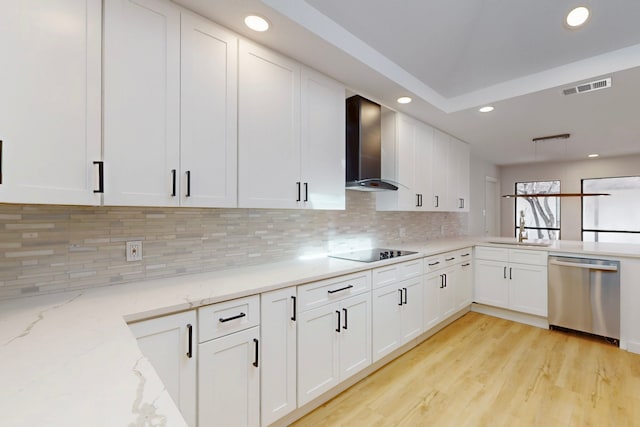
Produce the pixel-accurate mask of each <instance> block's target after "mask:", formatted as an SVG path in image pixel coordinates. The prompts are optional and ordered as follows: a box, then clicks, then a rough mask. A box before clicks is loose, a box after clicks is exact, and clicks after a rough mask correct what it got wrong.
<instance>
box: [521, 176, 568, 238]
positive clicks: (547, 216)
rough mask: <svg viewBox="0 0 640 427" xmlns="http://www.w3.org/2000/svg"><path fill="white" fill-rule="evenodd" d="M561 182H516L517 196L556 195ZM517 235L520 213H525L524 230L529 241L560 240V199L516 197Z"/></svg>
mask: <svg viewBox="0 0 640 427" xmlns="http://www.w3.org/2000/svg"><path fill="white" fill-rule="evenodd" d="M559 192H560V181H533V182H516V193H515V194H556V193H559ZM515 205H516V212H515V218H516V221H515V225H516V229H515V235H516V237H517V236H518V231H519V227H520V212H524V229H525V230H526V231H527V237H528V238H529V239H549V240H558V239H559V238H560V198H559V197H548V196H542V197H540V196H531V197H516V203H515Z"/></svg>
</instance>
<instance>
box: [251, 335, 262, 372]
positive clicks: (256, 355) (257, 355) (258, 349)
mask: <svg viewBox="0 0 640 427" xmlns="http://www.w3.org/2000/svg"><path fill="white" fill-rule="evenodd" d="M253 343H254V344H255V346H256V353H255V358H254V359H253V366H255V367H256V368H257V367H258V358H259V357H260V343H259V342H258V339H257V338H254V339H253Z"/></svg>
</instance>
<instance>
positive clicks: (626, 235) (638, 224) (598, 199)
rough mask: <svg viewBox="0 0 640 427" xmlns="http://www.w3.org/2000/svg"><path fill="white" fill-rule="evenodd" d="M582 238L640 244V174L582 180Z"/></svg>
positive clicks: (587, 240)
mask: <svg viewBox="0 0 640 427" xmlns="http://www.w3.org/2000/svg"><path fill="white" fill-rule="evenodd" d="M582 192H583V193H609V194H611V195H610V196H593V197H583V198H582V240H583V241H585V242H615V243H640V177H638V176H632V177H622V178H594V179H583V180H582Z"/></svg>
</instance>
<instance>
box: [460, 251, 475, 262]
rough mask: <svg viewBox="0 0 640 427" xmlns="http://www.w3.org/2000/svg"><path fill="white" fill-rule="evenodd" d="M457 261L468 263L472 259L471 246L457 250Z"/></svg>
mask: <svg viewBox="0 0 640 427" xmlns="http://www.w3.org/2000/svg"><path fill="white" fill-rule="evenodd" d="M457 257H458V261H459V262H463V263H465V264H466V263H468V262H471V261H473V248H464V249H460V250H459V251H457Z"/></svg>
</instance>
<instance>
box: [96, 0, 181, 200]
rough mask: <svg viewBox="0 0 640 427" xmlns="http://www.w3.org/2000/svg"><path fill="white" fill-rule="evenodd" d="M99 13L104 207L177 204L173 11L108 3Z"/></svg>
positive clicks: (143, 2)
mask: <svg viewBox="0 0 640 427" xmlns="http://www.w3.org/2000/svg"><path fill="white" fill-rule="evenodd" d="M104 14H105V16H104V49H105V51H104V151H103V152H104V162H105V194H104V203H105V204H106V205H134V206H135V205H138V206H177V205H178V204H179V197H178V189H179V185H180V182H179V181H180V174H179V170H178V169H179V167H180V10H179V9H178V8H177V7H176V6H175V5H173V4H172V3H169V2H166V1H163V0H135V1H134V0H109V1H106V2H105V4H104Z"/></svg>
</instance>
